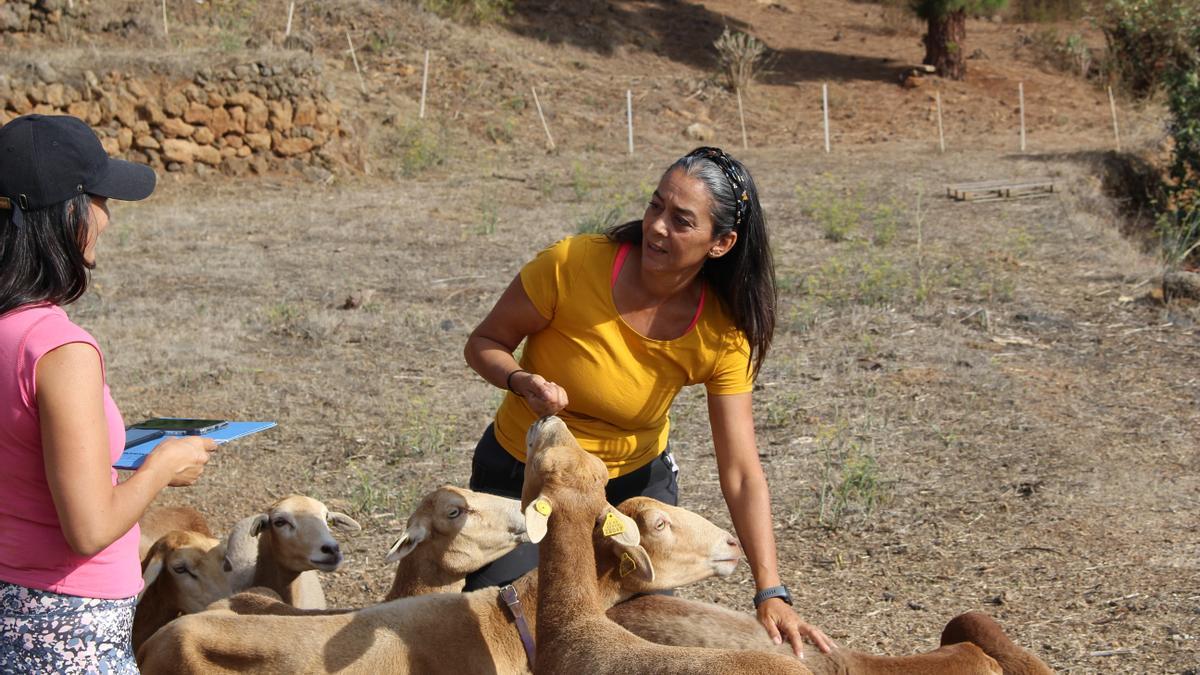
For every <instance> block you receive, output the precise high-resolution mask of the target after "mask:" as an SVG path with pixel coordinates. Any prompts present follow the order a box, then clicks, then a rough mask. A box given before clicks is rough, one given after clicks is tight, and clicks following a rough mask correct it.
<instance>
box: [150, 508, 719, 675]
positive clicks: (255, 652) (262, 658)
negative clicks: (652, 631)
mask: <svg viewBox="0 0 1200 675" xmlns="http://www.w3.org/2000/svg"><path fill="white" fill-rule="evenodd" d="M608 513H611V514H612V517H611V518H609V517H608V515H607V514H608ZM664 516H665V517H664ZM612 520H616V521H618V522H620V523H622V525H623V529H625V530H626V531H632V532H634V533H637V530H638V527H639V525H638V523H639V522H643V523H647V524H649V526H648V529H647V531H646V532H645V533H641V534H639V535H638V536H640V537H641V541H642V542H643V543H645V544H647V546H648V548H643V547H641V546H636V545H635V546H631V545H628V544H626V543H625V542H624V541H622V540H621V539H620V538H618V537H609V536H605V535H604V534H603V531H602V530H603V527H604V525H610V521H612ZM659 523H662V526H661V528H660V529H655V528H658V525H659ZM593 529H594V530H595V531H594V532H593V533H592V537H593V539H592V541H593V546H594V550H595V554H594V556H593V555H585V556H581V557H582V558H586V559H587V560H588V561H590V565H593V566H594V565H598V568H597V569H598V570H599V572H597V569H593V570H592V573H593V574H598V582H594V583H592V584H589V586H590V587H593V588H595V590H596V597H597V601H598V602H599V603H601V604H602V605H604V606H610V605H612V604H615V603H616V602H618V601H619V600H622V599H625V598H628V597H630V596H632V595H633V594H634V593H637V592H647V591H653V590H661V589H665V588H672V587H676V586H680V585H683V584H687V583H692V582H694V581H698V580H700V579H703V578H707V577H709V576H712V575H714V574H715V575H729V574H731V573H732V572H733V570H734V568H735V567H736V566H737V564H738V560H739V558H740V555H741V549H740V547H739V546H738V544H737V540H736V539H734V538H733V536H732V535H730V534H729V533H728V532H725V531H724V530H722V529H720V528H718V527H717V526H716V525H713V524H712V523H710V522H708V521H707V520H705V519H704V518H702V517H700V516H698V515H696V514H694V513H691V512H688V511H686V510H684V509H680V508H678V507H673V506H667V505H666V504H662V503H661V502H657V501H654V500H650V499H638V500H629V501H628V502H626V503H623V504H622V505H621V506H620V509H619V510H606V514H605V517H604V518H602V519H601V521H600V522H599V523H598V524H596V525H595V526H594V527H593ZM647 550H649V551H650V552H649V553H647ZM647 555H649V556H650V557H649V558H647ZM626 559H628V560H641V561H643V562H642V567H643V568H648V566H649V565H650V560H652V561H653V565H654V567H655V569H657V570H658V572H659V574H658V576H657V578H656V579H655V580H653V581H645V580H641V579H639V578H638V577H636V576H635V575H632V574H628V573H626V574H625V575H624V576H622V575H621V574H620V572H621V570H622V565H623V564H624V565H625V566H626V567H625V569H628V567H627V565H628V562H625V561H626ZM597 561H598V562H597ZM514 586H515V588H516V590H517V594H518V598H519V600H520V603H521V605H522V607H523V608H524V614H525V617H526V620H527V621H528V622H529V625H530V627H531V628H532V629H533V630H537V623H538V613H537V603H536V599H537V596H538V575H537V572H536V571H534V572H530V573H529V574H527V575H525V576H523V577H522V578H521V579H519V580H517V581H516V582H515V583H514ZM138 662H139V664H140V666H141V669H142V672H143V673H147V674H148V675H152V674H153V673H177V672H185V673H186V672H205V673H221V672H238V671H239V670H254V671H266V672H279V673H285V672H286V673H327V672H338V673H379V672H389V673H398V674H401V675H403V674H405V673H431V674H437V673H447V674H450V673H454V674H457V673H506V674H508V673H511V674H517V673H529V672H530V665H529V663H528V660H527V658H526V655H525V652H524V649H523V647H522V643H521V639H520V637H519V635H518V633H517V630H516V629H515V627H514V622H513V618H512V615H511V614H510V612H509V610H508V608H507V607H506V606H505V604H504V602H503V601H502V600H501V598H500V591H499V589H496V588H485V589H481V590H478V591H473V592H470V593H440V594H435V595H424V596H420V597H415V598H406V599H401V600H393V601H391V602H386V603H383V604H381V605H376V606H374V607H369V608H366V609H363V610H359V611H357V612H353V613H350V614H342V615H338V616H304V617H296V616H239V615H236V614H233V613H230V612H222V611H218V612H204V613H201V614H194V615H188V616H184V617H181V618H180V619H178V620H176V621H174V622H172V623H170V624H169V625H167V626H166V627H165V628H164V629H163V630H161V631H159V632H158V633H156V634H155V635H154V636H153V637H152V638H150V640H149V641H147V642H146V643H145V644H144V645H143V646H142V648H141V649H140V650H139V651H138ZM585 672H586V671H585Z"/></svg>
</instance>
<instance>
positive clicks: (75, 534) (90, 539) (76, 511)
mask: <svg viewBox="0 0 1200 675" xmlns="http://www.w3.org/2000/svg"><path fill="white" fill-rule="evenodd" d="M169 480H170V479H169V477H167V476H164V475H160V474H157V473H151V472H147V471H138V472H137V473H135V474H133V475H132V476H130V477H129V479H128V480H126V481H124V482H122V483H120V484H118V485H114V486H112V489H111V490H110V491H109V493H108V494H107V495H100V498H99V499H96V500H95V508H71V509H69V511H70V512H67V509H64V508H59V521H60V524H61V526H62V530H63V536H64V538H66V540H67V544H68V545H69V546H70V547H71V549H72V550H74V551H75V552H76V553H78V554H80V555H83V556H92V555H95V554H97V553H99V552H100V551H103V550H104V549H106V548H108V547H109V546H110V545H112V543H113V542H115V541H116V540H117V539H120V538H121V537H122V536H124V535H125V533H126V532H128V531H129V530H130V529H131V528H132V527H133V526H134V524H136V523H137V521H138V519H139V518H141V517H142V514H143V513H145V511H146V508H147V507H149V506H150V503H151V502H152V501H154V498H155V497H156V496H157V495H158V493H159V492H160V491H162V489H163V488H164V487H166V486H167V484H168V482H169Z"/></svg>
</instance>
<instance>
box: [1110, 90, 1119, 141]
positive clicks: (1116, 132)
mask: <svg viewBox="0 0 1200 675" xmlns="http://www.w3.org/2000/svg"><path fill="white" fill-rule="evenodd" d="M1108 108H1109V110H1112V120H1113V138H1115V139H1117V152H1120V151H1121V130H1120V129H1119V128H1117V100H1116V99H1115V98H1113V93H1112V87H1111V86H1110V87H1109V88H1108Z"/></svg>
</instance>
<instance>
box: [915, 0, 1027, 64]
mask: <svg viewBox="0 0 1200 675" xmlns="http://www.w3.org/2000/svg"><path fill="white" fill-rule="evenodd" d="M1007 2H1008V0H912V7H913V9H914V10H916V12H917V16H919V17H921V18H922V19H925V21H926V22H927V23H928V26H929V28H928V31H927V32H926V33H925V37H924V42H925V61H924V62H925V63H926V64H928V65H931V66H934V67H935V68H937V72H938V75H941V76H942V77H948V78H950V79H952V80H961V79H963V77H965V76H966V74H967V57H966V54H965V53H964V52H963V43H964V41H965V40H966V37H967V14H968V13H970V14H981V13H984V12H993V11H995V10H997V9H1000V8H1001V7H1003V6H1004V5H1005V4H1007Z"/></svg>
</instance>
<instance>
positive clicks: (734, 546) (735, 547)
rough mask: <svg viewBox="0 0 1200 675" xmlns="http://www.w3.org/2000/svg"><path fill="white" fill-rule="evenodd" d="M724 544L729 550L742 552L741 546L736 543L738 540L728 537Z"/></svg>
mask: <svg viewBox="0 0 1200 675" xmlns="http://www.w3.org/2000/svg"><path fill="white" fill-rule="evenodd" d="M725 543H727V544H729V548H732V549H733V550H735V551H741V550H742V545H741V544H739V543H738V540H737V538H736V537H730V538H729V539H727V540H726V541H725Z"/></svg>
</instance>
